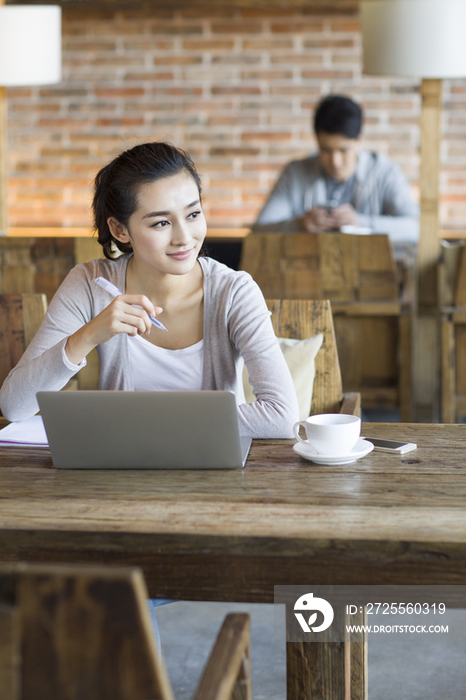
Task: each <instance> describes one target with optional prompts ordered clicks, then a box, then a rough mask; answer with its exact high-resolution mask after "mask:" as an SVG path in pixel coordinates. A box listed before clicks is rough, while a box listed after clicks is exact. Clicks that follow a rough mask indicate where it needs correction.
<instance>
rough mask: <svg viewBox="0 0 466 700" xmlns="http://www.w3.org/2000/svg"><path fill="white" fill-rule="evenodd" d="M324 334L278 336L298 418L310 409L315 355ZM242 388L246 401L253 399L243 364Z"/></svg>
mask: <svg viewBox="0 0 466 700" xmlns="http://www.w3.org/2000/svg"><path fill="white" fill-rule="evenodd" d="M323 339H324V336H323V335H322V333H318V335H313V336H312V338H305V339H304V340H296V339H295V338H278V344H279V345H280V348H281V351H282V353H283V355H284V356H285V360H286V362H287V365H288V367H289V369H290V372H291V376H292V378H293V382H294V386H295V389H296V395H297V397H298V404H299V420H304V419H305V418H307V417H308V415H309V413H310V411H311V401H312V387H313V384H314V375H315V362H314V360H315V357H316V355H317V353H318V352H319V348H320V346H321V345H322V341H323ZM243 389H244V396H245V398H246V403H251V402H252V401H255V400H256V399H255V396H254V394H253V393H252V387H251V385H250V383H249V375H248V371H247V369H246V366H244V369H243Z"/></svg>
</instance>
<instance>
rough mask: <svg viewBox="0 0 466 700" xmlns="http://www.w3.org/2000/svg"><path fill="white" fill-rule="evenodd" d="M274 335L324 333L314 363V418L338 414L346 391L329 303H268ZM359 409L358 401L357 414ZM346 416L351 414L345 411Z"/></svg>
mask: <svg viewBox="0 0 466 700" xmlns="http://www.w3.org/2000/svg"><path fill="white" fill-rule="evenodd" d="M266 302H267V306H268V308H269V310H270V311H271V312H272V324H273V327H274V330H275V334H276V335H277V336H278V337H281V338H299V339H301V340H302V339H304V338H310V337H311V336H313V335H317V333H322V334H323V336H324V338H323V342H322V346H321V348H320V350H319V352H318V353H317V356H316V359H315V378H314V387H313V392H312V404H311V415H313V414H316V413H339V412H340V411H341V409H342V400H343V390H342V381H341V372H340V363H339V360H338V351H337V346H336V342H335V332H334V328H333V319H332V310H331V306H330V302H329V301H328V300H315V301H311V300H307V299H282V300H279V299H267V300H266ZM358 408H359V406H358V405H357V399H356V406H355V409H356V412H357V410H358ZM344 412H351V413H353V410H350V411H344Z"/></svg>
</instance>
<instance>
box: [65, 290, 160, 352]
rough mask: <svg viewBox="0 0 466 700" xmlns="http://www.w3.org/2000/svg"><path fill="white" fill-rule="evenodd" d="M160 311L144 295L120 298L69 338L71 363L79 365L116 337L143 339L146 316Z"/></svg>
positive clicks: (147, 327) (148, 325)
mask: <svg viewBox="0 0 466 700" xmlns="http://www.w3.org/2000/svg"><path fill="white" fill-rule="evenodd" d="M162 311H163V309H161V308H160V307H159V306H154V305H153V304H152V302H151V301H150V300H149V299H148V298H147V297H146V296H144V295H141V294H120V295H119V296H117V297H116V298H115V299H114V300H113V301H112V302H111V303H110V304H109V305H108V306H107V307H106V308H105V309H104V310H103V311H101V312H100V314H98V315H97V316H96V317H95V318H93V319H92V321H89V322H88V323H86V324H85V325H84V326H83V327H82V328H80V329H79V330H78V331H76V333H73V335H71V336H70V337H69V338H68V342H67V344H66V347H65V351H66V355H67V357H68V359H69V360H70V362H73V363H74V364H75V365H79V364H80V363H81V362H82V361H83V359H84V358H85V357H86V355H88V354H89V353H90V351H91V350H93V348H95V347H96V346H97V345H100V344H101V343H106V342H107V340H110V339H111V338H113V337H114V336H115V335H118V334H119V333H127V334H128V335H132V336H135V335H146V334H148V333H150V330H151V326H152V321H151V320H150V318H149V316H156V315H157V314H160V313H161V312H162Z"/></svg>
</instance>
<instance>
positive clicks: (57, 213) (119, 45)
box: [8, 8, 466, 227]
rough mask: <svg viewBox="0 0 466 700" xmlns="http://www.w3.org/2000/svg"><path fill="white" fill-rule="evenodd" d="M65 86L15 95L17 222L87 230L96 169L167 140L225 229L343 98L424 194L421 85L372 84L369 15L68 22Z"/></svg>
mask: <svg viewBox="0 0 466 700" xmlns="http://www.w3.org/2000/svg"><path fill="white" fill-rule="evenodd" d="M63 33H64V36H63V49H64V54H63V81H62V83H61V84H60V85H56V86H50V87H42V88H31V89H29V88H28V89H25V88H21V89H20V88H11V89H9V91H8V96H9V100H8V109H9V123H8V128H9V152H8V158H9V176H10V179H9V193H8V202H9V216H10V225H13V226H28V225H34V226H38V225H58V226H61V225H65V226H66V225H71V226H80V225H87V224H88V223H89V222H90V217H89V202H90V192H91V188H90V183H91V181H92V178H93V176H94V174H95V172H96V171H97V170H98V168H99V167H101V166H102V165H104V164H105V163H106V162H107V161H108V160H110V159H111V158H112V157H113V156H114V155H116V154H117V153H118V152H120V151H121V150H123V149H124V148H127V147H129V146H131V145H133V144H135V143H138V142H142V141H145V140H151V139H167V140H170V141H172V142H174V143H175V144H176V145H179V146H181V147H183V148H185V149H187V150H188V151H189V152H190V153H191V155H192V156H193V157H194V159H195V161H196V163H197V166H198V168H199V170H200V172H201V174H202V176H203V184H204V190H205V207H206V212H207V215H208V220H209V222H210V224H211V225H214V226H222V225H226V226H235V225H239V226H242V225H247V224H249V223H250V222H252V221H253V220H254V218H255V216H256V214H257V212H258V211H259V209H260V207H261V204H262V203H263V201H264V199H265V197H266V194H267V193H268V191H269V190H270V187H271V186H272V184H273V182H274V181H275V179H276V177H277V175H278V173H279V172H280V170H281V168H282V167H283V166H284V164H285V163H286V162H287V161H288V160H289V159H291V158H294V157H301V156H303V155H305V154H307V153H309V152H310V151H312V150H313V148H314V139H313V135H312V133H311V129H310V116H311V110H312V109H313V107H314V106H315V104H316V102H317V101H318V99H319V98H320V97H321V96H322V95H325V94H327V93H328V92H330V91H333V92H343V93H346V94H349V95H352V96H354V98H355V99H357V100H359V101H361V102H362V104H363V106H364V108H365V114H366V126H365V144H366V146H367V147H369V148H373V149H377V150H381V151H383V152H385V153H387V154H388V155H389V156H391V157H392V158H394V159H396V160H397V161H398V162H399V163H400V165H401V167H402V168H403V170H404V171H405V173H406V175H407V176H408V178H409V179H410V182H411V184H412V189H413V193H414V194H415V195H417V177H418V153H417V151H418V141H419V129H418V119H419V108H420V103H419V94H418V83H417V82H416V81H412V80H407V79H396V80H394V79H384V78H375V77H366V76H362V75H361V62H360V58H361V39H360V27H359V21H358V18H357V15H351V14H349V15H345V14H342V15H328V16H326V15H315V14H306V13H305V12H303V11H292V12H288V13H286V12H283V13H264V12H257V13H254V12H246V11H243V12H241V11H235V12H231V13H226V12H223V13H220V12H219V13H210V14H206V13H199V12H195V11H193V12H187V11H186V12H176V13H160V14H158V15H157V16H155V15H143V14H142V15H141V14H137V13H134V14H129V15H125V14H124V13H121V12H119V13H118V12H117V13H113V14H109V15H107V16H105V15H101V16H99V15H94V16H91V15H86V14H85V10H84V8H83V11H82V14H75V15H74V16H73V17H72V16H70V15H68V16H67V14H66V12H65V15H64V26H63ZM465 126H466V80H465V81H459V80H456V81H451V82H448V81H446V82H445V109H444V141H443V144H442V161H443V165H442V176H441V177H442V179H441V191H442V212H441V216H442V223H443V225H444V226H449V227H466V129H465Z"/></svg>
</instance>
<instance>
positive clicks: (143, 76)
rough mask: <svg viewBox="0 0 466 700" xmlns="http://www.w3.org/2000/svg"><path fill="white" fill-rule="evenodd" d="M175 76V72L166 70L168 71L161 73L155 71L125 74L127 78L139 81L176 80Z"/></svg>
mask: <svg viewBox="0 0 466 700" xmlns="http://www.w3.org/2000/svg"><path fill="white" fill-rule="evenodd" d="M174 78H175V76H174V74H173V73H170V72H168V71H167V72H166V73H160V72H154V73H149V72H147V73H127V74H126V75H125V78H124V79H125V80H135V81H138V82H141V81H144V80H146V81H148V82H150V81H151V80H174Z"/></svg>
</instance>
